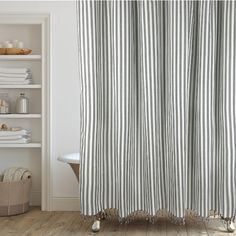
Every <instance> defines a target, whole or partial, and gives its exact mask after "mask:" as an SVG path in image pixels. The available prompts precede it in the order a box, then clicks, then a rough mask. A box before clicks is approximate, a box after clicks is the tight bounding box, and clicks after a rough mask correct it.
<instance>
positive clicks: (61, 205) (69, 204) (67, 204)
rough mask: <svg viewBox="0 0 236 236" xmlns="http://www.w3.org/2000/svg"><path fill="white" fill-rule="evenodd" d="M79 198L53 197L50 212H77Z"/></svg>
mask: <svg viewBox="0 0 236 236" xmlns="http://www.w3.org/2000/svg"><path fill="white" fill-rule="evenodd" d="M79 210H80V201H79V198H64V197H54V198H53V199H52V211H79Z"/></svg>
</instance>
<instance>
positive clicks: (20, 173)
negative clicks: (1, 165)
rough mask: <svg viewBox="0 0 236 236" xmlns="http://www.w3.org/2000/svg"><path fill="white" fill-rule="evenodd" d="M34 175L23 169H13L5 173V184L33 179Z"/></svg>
mask: <svg viewBox="0 0 236 236" xmlns="http://www.w3.org/2000/svg"><path fill="white" fill-rule="evenodd" d="M31 176H32V173H31V172H30V171H29V170H27V169H25V168H22V167H11V168H8V169H7V170H5V171H4V174H3V182H9V181H20V180H25V179H28V178H31Z"/></svg>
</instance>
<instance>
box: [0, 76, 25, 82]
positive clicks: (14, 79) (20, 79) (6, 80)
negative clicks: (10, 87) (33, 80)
mask: <svg viewBox="0 0 236 236" xmlns="http://www.w3.org/2000/svg"><path fill="white" fill-rule="evenodd" d="M27 79H29V78H21V77H15V78H10V77H2V76H0V81H1V82H24V81H25V80H27Z"/></svg>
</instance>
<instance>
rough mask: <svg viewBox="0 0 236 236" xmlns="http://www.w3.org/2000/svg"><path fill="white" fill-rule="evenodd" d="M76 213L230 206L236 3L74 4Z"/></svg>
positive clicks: (225, 212)
mask: <svg viewBox="0 0 236 236" xmlns="http://www.w3.org/2000/svg"><path fill="white" fill-rule="evenodd" d="M77 10H78V35H79V68H80V80H81V88H82V89H81V143H80V145H81V146H80V149H81V159H82V160H81V176H80V203H81V205H80V206H81V213H82V214H83V215H87V216H92V215H96V214H97V213H98V212H100V211H102V210H105V209H110V208H112V209H116V210H117V211H118V214H119V216H120V217H121V218H125V217H127V216H129V215H130V214H132V213H134V212H137V211H143V212H145V213H146V214H148V215H149V216H155V215H156V214H157V213H158V212H159V210H161V209H166V210H167V211H168V212H170V213H171V214H173V215H174V216H175V217H180V218H182V217H184V216H185V214H186V209H191V210H193V211H194V212H196V214H198V215H199V216H201V217H207V216H208V214H209V210H214V211H216V212H217V213H219V214H220V215H221V216H222V217H229V218H231V219H232V218H233V217H234V215H235V208H236V177H235V176H236V175H235V174H236V3H235V2H234V1H202V2H200V1H192V2H191V1H79V2H78V5H77Z"/></svg>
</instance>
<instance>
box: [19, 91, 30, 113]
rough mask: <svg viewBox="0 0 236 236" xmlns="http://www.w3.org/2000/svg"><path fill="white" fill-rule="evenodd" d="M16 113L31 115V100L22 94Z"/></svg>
mask: <svg viewBox="0 0 236 236" xmlns="http://www.w3.org/2000/svg"><path fill="white" fill-rule="evenodd" d="M16 113H18V114H27V113H29V99H28V98H27V97H26V96H25V94H24V93H21V94H20V96H19V97H18V98H17V100H16Z"/></svg>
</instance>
